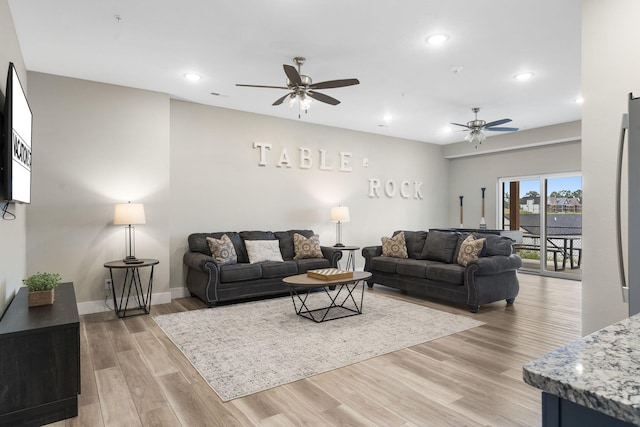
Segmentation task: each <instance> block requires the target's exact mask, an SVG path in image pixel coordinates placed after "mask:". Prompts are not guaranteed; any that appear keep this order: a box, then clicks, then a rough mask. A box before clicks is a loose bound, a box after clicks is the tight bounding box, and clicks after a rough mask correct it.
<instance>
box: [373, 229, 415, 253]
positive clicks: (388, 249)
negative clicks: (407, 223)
mask: <svg viewBox="0 0 640 427" xmlns="http://www.w3.org/2000/svg"><path fill="white" fill-rule="evenodd" d="M380 240H382V256H388V257H393V258H409V256H408V254H407V243H406V241H405V239H404V231H401V232H400V233H398V234H396V235H395V236H393V237H382V238H381V239H380Z"/></svg>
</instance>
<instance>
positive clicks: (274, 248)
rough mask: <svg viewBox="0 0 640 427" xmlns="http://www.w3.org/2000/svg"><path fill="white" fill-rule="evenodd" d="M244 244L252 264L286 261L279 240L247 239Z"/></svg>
mask: <svg viewBox="0 0 640 427" xmlns="http://www.w3.org/2000/svg"><path fill="white" fill-rule="evenodd" d="M244 246H245V247H246V248H247V255H248V256H249V263H250V264H255V263H256V262H264V261H278V262H284V260H283V259H282V254H281V253H280V241H279V240H245V241H244Z"/></svg>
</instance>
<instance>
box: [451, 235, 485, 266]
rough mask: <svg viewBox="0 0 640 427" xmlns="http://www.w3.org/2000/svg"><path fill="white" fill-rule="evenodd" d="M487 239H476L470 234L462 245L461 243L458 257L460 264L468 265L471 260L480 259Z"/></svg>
mask: <svg viewBox="0 0 640 427" xmlns="http://www.w3.org/2000/svg"><path fill="white" fill-rule="evenodd" d="M486 241H487V239H485V238H482V239H475V238H474V237H473V235H471V234H470V235H468V236H467V238H466V239H464V241H463V242H462V245H460V251H459V253H458V258H457V261H458V264H460V265H461V266H463V267H466V266H467V264H468V263H469V261H472V260H474V259H478V257H480V253H482V249H483V248H484V245H485V242H486Z"/></svg>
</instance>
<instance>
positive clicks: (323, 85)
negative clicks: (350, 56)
mask: <svg viewBox="0 0 640 427" xmlns="http://www.w3.org/2000/svg"><path fill="white" fill-rule="evenodd" d="M358 84H360V81H359V80H358V79H342V80H327V81H326V82H319V83H314V84H312V85H311V86H309V88H310V89H332V88H336V87H345V86H353V85H358Z"/></svg>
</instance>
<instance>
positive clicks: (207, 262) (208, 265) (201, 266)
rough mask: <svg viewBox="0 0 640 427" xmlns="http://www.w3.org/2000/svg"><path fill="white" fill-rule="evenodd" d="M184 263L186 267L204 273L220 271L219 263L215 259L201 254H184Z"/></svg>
mask: <svg viewBox="0 0 640 427" xmlns="http://www.w3.org/2000/svg"><path fill="white" fill-rule="evenodd" d="M182 261H183V262H184V264H185V265H186V266H188V267H191V268H195V269H196V270H199V271H202V272H203V273H206V272H209V271H210V270H211V269H214V270H220V266H219V265H218V262H217V261H216V260H215V259H214V258H213V257H211V256H209V255H205V254H203V253H200V252H187V253H185V254H184V257H183V258H182Z"/></svg>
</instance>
